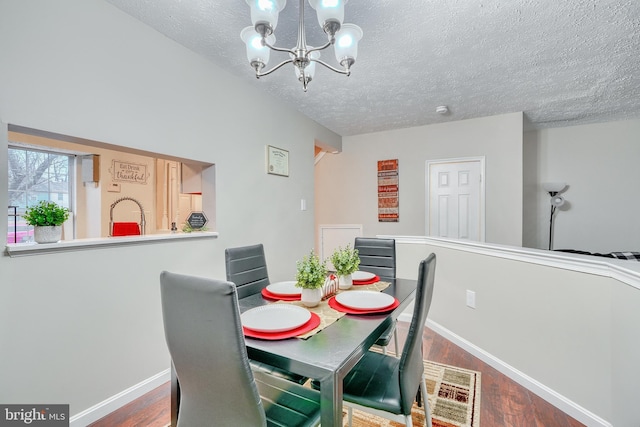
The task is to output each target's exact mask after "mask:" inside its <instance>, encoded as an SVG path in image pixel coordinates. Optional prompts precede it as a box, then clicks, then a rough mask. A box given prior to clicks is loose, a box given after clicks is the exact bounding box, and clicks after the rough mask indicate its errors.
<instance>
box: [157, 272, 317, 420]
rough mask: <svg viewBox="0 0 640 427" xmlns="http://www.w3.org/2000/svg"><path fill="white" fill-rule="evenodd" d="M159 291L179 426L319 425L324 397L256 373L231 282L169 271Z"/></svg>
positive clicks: (161, 277)
mask: <svg viewBox="0 0 640 427" xmlns="http://www.w3.org/2000/svg"><path fill="white" fill-rule="evenodd" d="M160 286H161V299H162V315H163V320H164V330H165V338H166V341H167V346H168V347H169V353H170V354H171V359H172V362H173V366H174V367H175V371H176V374H177V377H178V380H179V382H180V392H181V396H180V409H179V412H178V427H191V426H193V427H201V426H213V425H215V426H220V427H225V426H228V427H237V426H252V427H253V426H281V425H286V426H315V425H318V424H319V422H320V403H319V397H320V396H319V393H318V392H316V391H315V390H311V389H309V388H306V387H302V386H300V385H299V384H295V383H292V382H290V381H286V380H283V379H281V378H278V377H274V376H271V375H268V374H265V373H262V372H253V371H252V370H251V369H250V367H249V360H248V359H247V349H246V347H245V343H244V337H243V334H242V325H241V322H240V310H239V308H238V296H237V291H236V286H234V284H233V283H230V282H225V281H221V280H214V279H207V278H200V277H193V276H186V275H181V274H175V273H169V272H166V271H165V272H162V274H161V275H160Z"/></svg>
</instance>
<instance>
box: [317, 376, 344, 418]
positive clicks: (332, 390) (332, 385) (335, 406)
mask: <svg viewBox="0 0 640 427" xmlns="http://www.w3.org/2000/svg"><path fill="white" fill-rule="evenodd" d="M320 424H321V425H322V427H338V426H342V379H340V378H338V377H337V375H336V374H335V373H333V374H331V375H329V376H327V377H325V378H323V379H321V380H320Z"/></svg>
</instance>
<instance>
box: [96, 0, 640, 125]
mask: <svg viewBox="0 0 640 427" xmlns="http://www.w3.org/2000/svg"><path fill="white" fill-rule="evenodd" d="M107 1H108V2H109V3H111V4H113V5H115V6H116V7H118V8H119V9H121V10H123V11H124V12H126V13H128V14H130V15H132V16H133V17H135V18H136V19H138V20H140V21H142V22H144V23H146V24H147V25H149V26H151V27H153V28H155V29H156V30H157V31H159V32H160V33H162V34H164V35H166V36H167V37H169V38H171V39H173V40H175V41H176V42H178V43H180V44H182V45H183V46H185V47H187V48H189V49H191V50H193V51H195V52H197V53H199V54H201V55H203V56H205V57H206V58H208V59H210V60H211V61H212V62H214V63H216V64H217V65H219V66H220V67H222V68H224V69H226V70H228V71H229V72H230V73H233V74H235V75H237V76H238V77H239V78H241V79H245V80H246V81H247V83H249V84H251V85H254V86H256V87H260V88H262V89H263V90H265V91H266V92H268V93H270V94H272V95H273V96H275V97H277V98H279V99H281V100H283V101H284V102H285V103H287V104H289V105H291V106H293V107H294V108H296V109H297V110H299V111H301V112H302V113H303V114H305V115H306V116H308V117H310V118H312V119H313V120H315V121H317V122H318V123H320V124H322V125H324V126H326V127H327V128H329V129H331V130H333V131H334V132H336V133H338V134H340V135H343V136H347V135H355V134H361V133H368V132H376V131H382V130H390V129H398V128H405V127H412V126H420V125H427V124H433V123H442V122H446V121H453V120H463V119H469V118H474V117H484V116H491V115H496V114H503V113H511V112H517V111H523V112H524V113H525V116H526V118H527V119H528V124H527V127H528V128H529V129H541V128H546V127H558V126H568V125H572V124H585V123H596V122H603V121H609V120H622V119H628V118H640V0H617V1H613V0H438V1H434V0H377V1H371V0H351V1H350V2H349V3H347V5H346V10H345V22H351V23H354V24H357V25H359V26H360V27H361V28H362V29H363V31H364V37H363V39H362V40H361V42H360V45H359V49H358V60H357V62H356V64H355V65H354V66H353V68H352V73H351V76H350V77H345V76H343V75H340V74H336V73H333V72H331V71H329V70H327V69H325V68H323V67H318V68H317V70H316V76H315V79H314V80H313V81H312V82H311V83H310V85H309V90H308V91H307V92H306V93H305V92H303V90H302V85H301V84H300V83H299V82H298V81H297V80H296V78H295V76H294V71H293V66H291V65H287V66H285V67H284V68H283V69H280V70H278V71H276V72H275V73H274V74H271V75H269V76H266V77H263V78H261V79H259V80H257V79H256V78H255V76H254V72H253V69H252V68H251V67H250V66H249V64H248V63H247V61H246V56H245V49H244V44H243V43H242V41H241V40H240V36H239V34H240V31H241V30H242V29H243V28H244V27H246V26H249V25H251V20H250V16H249V7H248V6H247V4H246V3H245V2H244V1H243V0H107ZM305 10H306V18H305V22H306V27H307V31H306V32H307V42H308V43H309V44H310V45H316V46H318V45H320V44H321V43H324V42H325V41H326V38H325V35H324V33H323V32H322V30H321V29H320V28H319V26H318V22H317V20H316V17H315V11H314V10H313V9H311V7H309V4H308V2H306V1H305ZM297 21H298V1H296V0H289V2H288V3H287V6H286V7H285V9H284V10H283V11H282V12H281V13H280V18H279V21H278V28H277V29H276V31H275V34H276V37H277V43H276V45H278V46H281V47H286V48H291V47H293V46H294V45H295V43H296V40H295V39H296V35H297ZM283 55H284V54H282V53H275V52H274V53H272V55H271V62H270V64H269V65H274V64H276V63H278V62H280V61H281V60H283V59H284V57H283ZM322 59H324V60H325V61H327V62H329V63H331V64H335V58H334V57H333V52H332V49H331V50H328V51H326V52H323V56H322ZM438 105H447V106H448V107H449V109H450V112H449V113H448V114H446V115H440V114H438V113H436V111H435V110H436V107H437V106H438Z"/></svg>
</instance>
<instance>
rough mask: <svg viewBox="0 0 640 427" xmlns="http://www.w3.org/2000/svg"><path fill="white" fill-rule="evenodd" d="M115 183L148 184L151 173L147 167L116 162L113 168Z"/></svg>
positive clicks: (112, 173)
mask: <svg viewBox="0 0 640 427" xmlns="http://www.w3.org/2000/svg"><path fill="white" fill-rule="evenodd" d="M111 175H112V177H113V181H118V182H129V183H133V184H146V183H147V178H149V173H148V172H147V165H142V164H139V163H131V162H123V161H120V160H114V161H113V165H112V167H111Z"/></svg>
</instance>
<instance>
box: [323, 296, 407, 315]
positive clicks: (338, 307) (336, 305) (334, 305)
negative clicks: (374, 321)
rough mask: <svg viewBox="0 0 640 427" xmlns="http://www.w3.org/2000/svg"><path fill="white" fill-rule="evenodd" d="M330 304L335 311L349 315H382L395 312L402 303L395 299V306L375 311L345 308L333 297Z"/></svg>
mask: <svg viewBox="0 0 640 427" xmlns="http://www.w3.org/2000/svg"><path fill="white" fill-rule="evenodd" d="M328 303H329V307H331V308H333V309H334V310H338V311H341V312H343V313H348V314H380V313H388V312H390V311H393V310H395V309H396V307H398V306H399V305H400V301H398V298H393V304H391V305H390V306H389V307H385V308H378V309H375V310H356V309H354V308H350V307H345V306H344V305H342V304H340V303H339V302H338V301H336V297H331V298H330V299H329V301H328Z"/></svg>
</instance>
